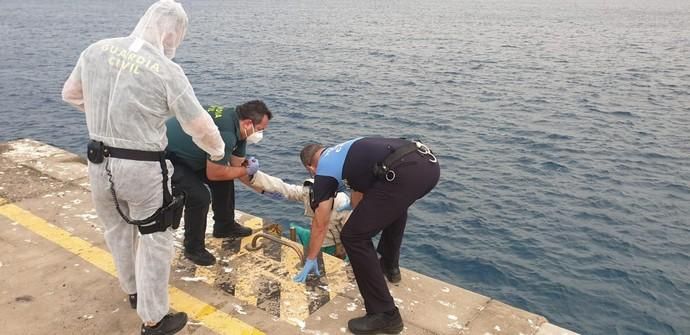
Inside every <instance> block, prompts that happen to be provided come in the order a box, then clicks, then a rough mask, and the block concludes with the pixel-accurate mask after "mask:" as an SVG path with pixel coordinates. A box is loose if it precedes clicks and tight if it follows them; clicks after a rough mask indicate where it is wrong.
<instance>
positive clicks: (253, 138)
mask: <svg viewBox="0 0 690 335" xmlns="http://www.w3.org/2000/svg"><path fill="white" fill-rule="evenodd" d="M252 129H254V125H252ZM263 138H264V131H263V130H262V131H256V129H254V132H253V133H252V134H251V135H249V136H247V144H257V143H259V142H261V140H262V139H263Z"/></svg>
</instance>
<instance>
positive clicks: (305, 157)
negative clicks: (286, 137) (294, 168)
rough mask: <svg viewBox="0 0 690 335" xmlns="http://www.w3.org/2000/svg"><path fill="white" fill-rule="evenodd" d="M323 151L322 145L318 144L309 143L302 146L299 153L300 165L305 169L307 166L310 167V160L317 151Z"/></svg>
mask: <svg viewBox="0 0 690 335" xmlns="http://www.w3.org/2000/svg"><path fill="white" fill-rule="evenodd" d="M321 149H323V145H321V144H319V143H310V144H307V145H305V146H304V148H302V151H300V153H299V158H300V159H301V160H302V165H304V166H305V167H306V166H307V165H310V164H311V163H312V161H311V159H312V157H314V155H316V152H318V151H319V150H321Z"/></svg>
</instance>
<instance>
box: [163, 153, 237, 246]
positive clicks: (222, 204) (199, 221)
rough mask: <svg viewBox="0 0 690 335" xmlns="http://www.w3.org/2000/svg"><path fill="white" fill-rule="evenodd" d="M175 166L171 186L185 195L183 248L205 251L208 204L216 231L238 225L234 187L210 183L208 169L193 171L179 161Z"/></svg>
mask: <svg viewBox="0 0 690 335" xmlns="http://www.w3.org/2000/svg"><path fill="white" fill-rule="evenodd" d="M173 166H174V167H175V172H174V173H173V176H172V179H171V182H172V184H173V185H174V186H175V187H176V188H177V189H178V190H179V191H182V192H184V193H185V206H184V247H185V249H187V250H201V249H204V248H205V247H206V244H205V242H204V240H205V237H206V217H207V215H208V208H209V203H211V204H212V206H213V221H214V225H213V230H214V231H222V230H223V229H227V227H230V226H231V224H232V223H233V222H235V183H234V181H232V180H223V181H211V180H208V178H206V169H203V170H200V171H194V170H192V169H191V168H190V167H189V166H187V165H186V164H184V163H183V162H180V161H173ZM207 185H208V188H207ZM209 190H210V193H209Z"/></svg>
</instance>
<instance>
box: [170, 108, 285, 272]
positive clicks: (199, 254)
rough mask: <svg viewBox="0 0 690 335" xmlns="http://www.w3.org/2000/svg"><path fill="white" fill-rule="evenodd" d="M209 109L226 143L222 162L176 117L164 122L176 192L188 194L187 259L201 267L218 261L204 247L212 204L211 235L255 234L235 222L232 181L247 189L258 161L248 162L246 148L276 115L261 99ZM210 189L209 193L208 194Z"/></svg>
mask: <svg viewBox="0 0 690 335" xmlns="http://www.w3.org/2000/svg"><path fill="white" fill-rule="evenodd" d="M207 110H208V112H209V113H210V114H211V117H212V118H213V121H214V122H215V124H216V125H217V126H218V130H219V131H220V135H221V137H222V138H223V141H225V155H224V156H223V158H222V159H221V160H217V161H212V160H211V159H210V158H209V157H208V154H206V153H205V152H204V151H203V150H201V149H200V148H199V147H198V146H197V145H196V144H195V142H194V141H193V140H192V138H191V137H190V136H189V135H187V134H186V133H185V132H184V131H183V129H182V126H181V125H180V123H179V122H178V121H177V120H176V119H174V118H173V119H170V120H168V122H167V123H166V126H167V136H168V147H167V149H166V151H167V152H168V153H169V154H170V156H171V161H172V162H173V165H174V166H175V172H174V174H173V176H172V184H173V188H176V190H177V191H180V192H184V193H185V195H186V201H185V208H184V227H185V233H184V248H185V251H184V255H185V257H187V258H188V259H189V260H191V261H192V262H194V263H195V264H197V265H203V266H208V265H213V264H215V262H216V258H215V257H214V256H213V255H212V254H211V253H210V252H208V250H206V246H205V243H204V239H205V235H206V216H207V215H208V208H209V202H211V203H212V206H213V220H214V225H213V237H217V238H223V237H244V236H249V235H251V233H252V231H251V229H249V228H247V227H243V226H241V225H240V224H239V223H238V222H236V221H235V184H234V180H235V179H239V180H240V181H242V182H243V183H245V184H247V185H249V176H250V175H253V174H254V173H256V171H257V170H258V169H259V161H258V160H256V159H255V158H253V157H250V158H249V159H247V160H245V154H246V146H247V144H254V143H257V142H259V141H260V140H261V138H262V137H263V130H264V129H266V128H267V127H268V122H269V120H270V119H271V118H272V117H273V114H272V113H271V111H270V110H269V109H268V107H266V104H264V103H263V102H262V101H259V100H254V101H249V102H247V103H244V104H242V105H239V106H237V107H235V108H232V107H230V108H224V107H222V106H211V107H209V108H208V109H207ZM207 185H208V188H207ZM208 189H210V190H211V194H210V195H209V192H208ZM211 200H212V201H211Z"/></svg>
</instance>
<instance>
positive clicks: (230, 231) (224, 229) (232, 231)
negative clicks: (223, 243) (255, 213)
mask: <svg viewBox="0 0 690 335" xmlns="http://www.w3.org/2000/svg"><path fill="white" fill-rule="evenodd" d="M251 234H252V230H251V228H248V227H244V226H242V225H240V224H239V223H238V222H237V221H233V222H232V223H221V222H216V224H214V225H213V237H216V238H223V237H232V238H236V237H247V236H249V235H251Z"/></svg>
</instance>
